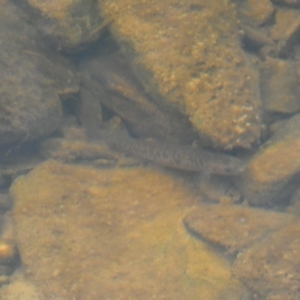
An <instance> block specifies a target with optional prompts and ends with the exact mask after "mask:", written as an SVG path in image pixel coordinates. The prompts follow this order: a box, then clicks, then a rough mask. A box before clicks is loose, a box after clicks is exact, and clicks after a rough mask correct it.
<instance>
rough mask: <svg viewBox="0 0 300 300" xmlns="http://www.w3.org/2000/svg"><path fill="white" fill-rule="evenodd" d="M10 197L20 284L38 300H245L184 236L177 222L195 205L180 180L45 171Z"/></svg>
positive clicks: (222, 268) (148, 174) (133, 172)
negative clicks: (25, 282) (27, 286)
mask: <svg viewBox="0 0 300 300" xmlns="http://www.w3.org/2000/svg"><path fill="white" fill-rule="evenodd" d="M10 193H11V196H13V198H14V203H15V205H14V209H13V217H14V221H15V225H16V226H15V229H16V237H17V242H18V247H19V250H20V255H21V259H22V264H23V266H24V270H25V276H26V279H27V280H29V281H30V282H32V283H33V284H34V285H35V286H38V287H39V289H40V290H41V292H42V293H43V295H44V297H45V299H49V298H51V297H52V298H53V297H54V298H56V299H62V298H63V299H83V298H84V299H86V300H98V299H114V300H128V299H145V300H148V299H149V300H150V299H153V298H155V299H158V300H163V299H174V300H182V299H198V298H200V299H207V300H219V299H226V300H240V299H242V297H243V295H247V291H246V290H245V288H244V287H243V286H242V285H241V284H240V283H239V282H238V281H237V280H236V279H234V278H232V276H231V273H230V270H229V266H228V263H227V262H226V261H225V260H223V259H221V258H220V257H219V256H217V255H214V254H212V253H211V251H210V249H209V248H208V247H207V245H204V244H202V243H199V242H198V241H197V240H196V239H194V238H192V237H191V236H189V235H187V234H186V232H185V229H184V226H183V225H182V222H181V220H182V217H183V216H184V215H185V214H186V213H187V212H188V210H190V206H191V205H193V203H194V201H195V199H194V197H193V196H192V194H191V193H190V191H188V190H187V189H186V188H185V187H184V182H183V181H181V180H180V179H179V178H176V177H173V176H171V175H168V174H165V173H162V172H159V171H157V170H154V169H150V168H149V169H143V168H135V169H134V168H130V169H115V170H97V169H94V168H91V167H83V166H71V165H65V164H62V163H58V162H55V161H47V162H45V163H43V164H41V165H40V166H38V167H37V168H35V169H34V170H33V171H32V172H30V173H29V174H28V175H26V176H23V177H21V178H19V179H18V180H16V181H15V183H14V184H13V186H12V188H11V189H10ZM74 283H76V284H74Z"/></svg>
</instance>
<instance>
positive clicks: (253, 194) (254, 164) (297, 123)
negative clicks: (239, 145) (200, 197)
mask: <svg viewBox="0 0 300 300" xmlns="http://www.w3.org/2000/svg"><path fill="white" fill-rule="evenodd" d="M299 128H300V115H299V114H297V115H295V116H293V117H292V118H291V119H289V120H288V121H287V122H286V123H285V125H284V126H283V127H282V128H281V129H280V130H278V131H277V132H276V134H275V135H274V136H273V137H272V138H271V140H270V141H268V142H267V143H266V144H265V145H264V146H263V147H262V148H261V149H260V150H259V151H258V153H257V154H255V155H254V157H253V158H252V159H251V160H250V162H249V164H248V167H247V168H246V170H245V171H244V172H243V173H242V174H241V175H240V176H238V177H236V178H235V185H236V187H237V188H238V189H239V190H240V191H241V192H242V195H243V196H244V198H245V199H246V200H247V201H248V202H249V203H252V204H255V205H266V204H270V203H274V202H278V201H282V202H283V201H285V202H286V201H288V199H289V197H290V196H291V194H292V193H293V190H294V187H293V183H294V181H297V174H298V173H299V171H300V159H299V153H300V149H299V144H300V143H299V139H300V132H299Z"/></svg>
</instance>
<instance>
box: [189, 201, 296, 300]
mask: <svg viewBox="0 0 300 300" xmlns="http://www.w3.org/2000/svg"><path fill="white" fill-rule="evenodd" d="M184 223H185V225H186V227H187V228H188V229H189V230H191V231H192V232H193V233H194V234H196V235H198V236H201V237H203V238H205V239H206V240H209V241H210V242H213V243H215V244H218V245H221V246H224V247H226V248H227V249H229V250H230V251H235V252H237V251H238V252H239V253H238V255H237V258H236V260H235V262H234V264H233V269H232V270H233V273H234V275H235V276H237V277H238V278H239V279H241V280H242V281H243V282H244V283H245V284H246V285H247V286H249V288H250V289H251V290H253V291H254V292H255V293H257V294H258V295H259V298H258V299H268V300H279V299H288V300H293V299H298V298H299V296H300V295H299V281H300V272H299V267H300V259H299V253H298V249H299V244H300V238H299V230H300V219H299V218H298V217H295V216H293V215H289V214H285V213H276V212H271V211H266V210H259V209H253V208H249V207H242V206H234V205H211V206H205V205H201V206H200V207H198V208H196V209H194V210H192V211H191V212H190V213H189V214H188V215H187V216H186V217H185V218H184Z"/></svg>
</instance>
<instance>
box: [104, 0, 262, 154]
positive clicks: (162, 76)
mask: <svg viewBox="0 0 300 300" xmlns="http://www.w3.org/2000/svg"><path fill="white" fill-rule="evenodd" d="M99 3H100V4H99V5H100V8H101V11H102V12H103V15H104V16H105V17H106V18H107V19H108V20H110V19H113V23H112V24H111V31H112V33H113V36H114V38H115V39H116V41H117V42H118V43H119V44H120V45H121V48H122V50H123V53H124V54H125V56H126V58H127V59H128V60H129V61H130V62H131V63H132V67H133V69H134V71H135V73H136V74H137V75H138V77H139V79H140V80H141V82H142V83H143V85H144V87H146V90H148V91H150V92H151V94H152V95H154V98H153V101H155V102H157V103H160V104H161V103H167V104H168V105H169V106H170V107H172V108H173V109H174V108H176V109H178V110H179V111H181V112H182V113H184V114H185V115H186V116H187V117H188V118H189V120H190V121H191V123H192V124H193V126H194V128H196V129H197V131H198V132H199V133H200V135H202V136H203V137H205V138H208V139H209V140H210V142H212V143H213V144H214V146H216V147H220V148H226V149H231V148H233V147H246V148H247V147H250V146H251V144H253V143H255V142H257V141H258V140H259V137H260V128H261V116H260V109H261V104H260V96H259V87H258V76H257V72H256V70H255V69H254V68H253V67H252V66H251V63H250V61H249V60H248V59H247V57H246V55H245V54H244V52H243V50H242V49H241V47H240V41H239V38H240V30H239V26H238V21H237V18H236V14H235V11H236V10H235V6H234V5H233V4H232V3H231V2H230V1H223V0H215V1H204V0H201V1H197V3H195V2H194V1H184V2H183V1H179V0H168V1H159V0H157V1H143V2H136V1H133V0H114V1H111V0H109V1H101V2H99Z"/></svg>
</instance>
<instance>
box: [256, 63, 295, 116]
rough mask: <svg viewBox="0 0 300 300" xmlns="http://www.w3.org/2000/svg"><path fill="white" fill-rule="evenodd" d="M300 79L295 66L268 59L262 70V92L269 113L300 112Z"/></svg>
mask: <svg viewBox="0 0 300 300" xmlns="http://www.w3.org/2000/svg"><path fill="white" fill-rule="evenodd" d="M298 85H299V83H298V77H297V73H296V69H295V66H294V65H293V64H292V63H291V62H289V61H284V60H279V59H272V58H267V59H266V60H265V61H264V62H263V63H262V65H261V69H260V90H261V98H262V101H263V104H264V107H265V109H266V110H267V111H269V112H278V113H296V112H297V111H299V110H300V101H299V97H300V95H299V88H298Z"/></svg>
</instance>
